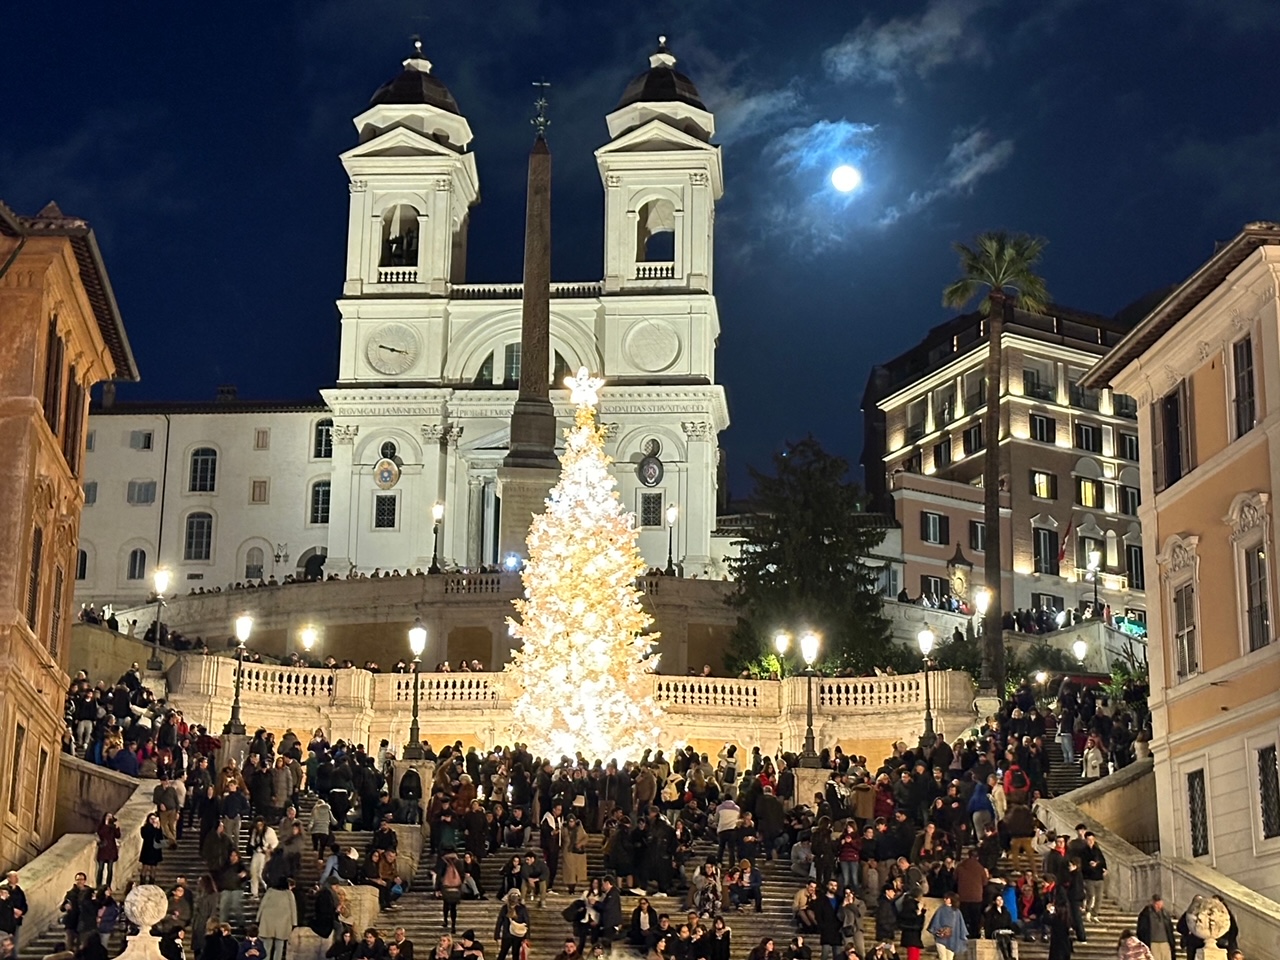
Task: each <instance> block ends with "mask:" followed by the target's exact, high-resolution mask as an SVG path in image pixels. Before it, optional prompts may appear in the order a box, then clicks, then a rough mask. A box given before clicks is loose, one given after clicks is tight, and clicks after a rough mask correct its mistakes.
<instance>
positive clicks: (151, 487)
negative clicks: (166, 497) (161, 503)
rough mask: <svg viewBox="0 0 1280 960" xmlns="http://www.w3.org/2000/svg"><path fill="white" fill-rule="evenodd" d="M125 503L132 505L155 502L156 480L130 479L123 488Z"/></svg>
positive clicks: (144, 504)
mask: <svg viewBox="0 0 1280 960" xmlns="http://www.w3.org/2000/svg"><path fill="white" fill-rule="evenodd" d="M124 499H125V502H126V503H129V504H132V505H134V506H146V505H147V504H149V503H155V502H156V482H155V481H154V480H130V481H129V485H128V486H127V487H126V488H125V494H124Z"/></svg>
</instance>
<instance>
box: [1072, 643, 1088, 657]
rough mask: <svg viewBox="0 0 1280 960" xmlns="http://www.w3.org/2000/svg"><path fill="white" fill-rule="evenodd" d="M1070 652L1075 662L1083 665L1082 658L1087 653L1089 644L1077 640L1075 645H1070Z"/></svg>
mask: <svg viewBox="0 0 1280 960" xmlns="http://www.w3.org/2000/svg"><path fill="white" fill-rule="evenodd" d="M1071 652H1072V653H1074V654H1075V655H1076V659H1077V660H1079V661H1080V662H1081V663H1084V658H1085V657H1086V656H1087V655H1088V653H1089V644H1087V643H1086V642H1085V641H1084V640H1077V641H1076V642H1075V643H1073V644H1071Z"/></svg>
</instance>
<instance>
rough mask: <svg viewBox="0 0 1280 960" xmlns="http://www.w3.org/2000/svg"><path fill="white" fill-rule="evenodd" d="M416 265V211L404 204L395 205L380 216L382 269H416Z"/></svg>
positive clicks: (380, 264)
mask: <svg viewBox="0 0 1280 960" xmlns="http://www.w3.org/2000/svg"><path fill="white" fill-rule="evenodd" d="M417 265H418V211H417V210H415V209H414V208H413V207H411V206H409V205H408V204H405V203H400V204H397V205H396V206H394V207H391V208H389V209H388V210H387V212H386V213H384V214H383V215H382V261H381V262H380V263H379V266H383V267H416V266H417Z"/></svg>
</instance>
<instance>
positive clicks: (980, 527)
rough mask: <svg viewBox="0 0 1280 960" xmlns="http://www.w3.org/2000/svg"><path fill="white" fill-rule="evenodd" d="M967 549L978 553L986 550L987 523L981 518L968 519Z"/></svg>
mask: <svg viewBox="0 0 1280 960" xmlns="http://www.w3.org/2000/svg"><path fill="white" fill-rule="evenodd" d="M969 549H970V550H974V551H977V552H978V553H985V552H986V550H987V525H986V523H985V522H983V521H982V520H970V521H969Z"/></svg>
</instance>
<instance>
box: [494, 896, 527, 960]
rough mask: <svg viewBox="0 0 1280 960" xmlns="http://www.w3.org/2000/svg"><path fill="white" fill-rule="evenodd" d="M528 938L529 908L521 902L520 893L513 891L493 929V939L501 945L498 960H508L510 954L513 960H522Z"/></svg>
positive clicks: (499, 913)
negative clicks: (522, 952) (522, 949)
mask: <svg viewBox="0 0 1280 960" xmlns="http://www.w3.org/2000/svg"><path fill="white" fill-rule="evenodd" d="M528 936H529V908H528V907H526V906H525V905H524V903H523V902H521V900H520V891H519V890H512V891H511V892H510V893H508V894H507V899H506V902H505V903H503V905H502V909H501V910H499V911H498V919H497V922H496V923H495V924H494V927H493V939H494V940H496V941H497V942H498V944H499V947H498V960H506V957H507V955H508V954H510V955H511V957H512V960H521V957H520V953H521V947H522V945H523V944H524V942H525V938H526V937H528Z"/></svg>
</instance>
